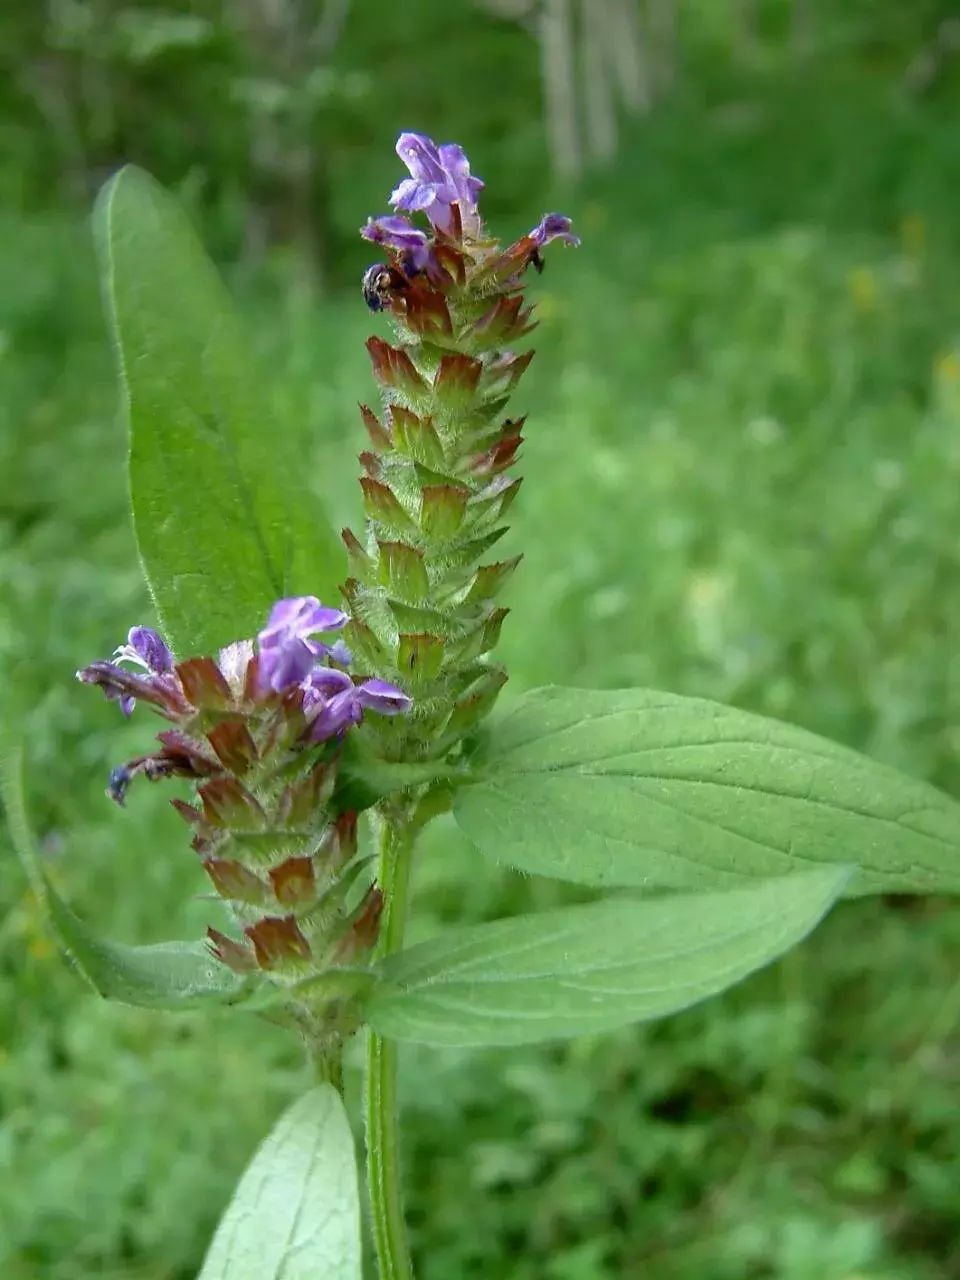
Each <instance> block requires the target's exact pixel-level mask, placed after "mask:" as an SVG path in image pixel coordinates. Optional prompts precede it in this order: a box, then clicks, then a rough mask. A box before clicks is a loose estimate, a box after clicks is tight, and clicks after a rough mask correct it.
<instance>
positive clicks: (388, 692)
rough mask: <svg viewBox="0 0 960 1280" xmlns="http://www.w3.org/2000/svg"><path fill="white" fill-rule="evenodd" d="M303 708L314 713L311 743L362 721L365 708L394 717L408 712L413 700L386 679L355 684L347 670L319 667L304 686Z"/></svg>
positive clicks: (312, 714) (322, 739) (311, 722)
mask: <svg viewBox="0 0 960 1280" xmlns="http://www.w3.org/2000/svg"><path fill="white" fill-rule="evenodd" d="M303 705H304V710H305V711H306V712H307V714H308V715H311V716H312V718H311V720H310V729H309V735H308V736H309V738H310V741H311V742H326V741H328V740H329V739H330V738H332V737H334V736H335V735H336V734H338V733H342V732H343V731H344V730H345V729H348V728H349V727H350V725H352V724H359V723H360V721H361V720H362V719H363V713H364V711H365V710H366V711H377V712H379V713H380V715H384V716H395V715H400V714H401V713H402V712H404V711H408V710H409V709H410V707H411V706H413V701H412V699H411V698H409V697H408V696H407V694H405V693H404V692H403V691H402V690H401V689H398V688H396V686H395V685H392V684H387V683H386V681H384V680H365V681H364V682H363V683H362V684H354V683H353V681H352V680H351V679H350V677H349V676H348V675H347V673H346V672H345V671H334V670H333V669H332V668H330V667H316V668H315V669H314V670H313V672H312V673H311V674H310V676H309V678H308V679H307V681H306V682H305V685H304V697H303Z"/></svg>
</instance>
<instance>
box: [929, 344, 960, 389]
mask: <svg viewBox="0 0 960 1280" xmlns="http://www.w3.org/2000/svg"><path fill="white" fill-rule="evenodd" d="M934 371H935V373H936V375H937V377H938V378H939V379H940V380H941V382H957V381H958V380H960V355H958V354H957V352H956V351H945V352H944V353H943V354H942V355H939V356H937V359H936V363H935V364H934Z"/></svg>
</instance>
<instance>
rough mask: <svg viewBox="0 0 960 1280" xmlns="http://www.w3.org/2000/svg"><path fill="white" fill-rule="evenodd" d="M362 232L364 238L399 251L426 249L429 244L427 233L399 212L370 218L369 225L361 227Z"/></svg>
mask: <svg viewBox="0 0 960 1280" xmlns="http://www.w3.org/2000/svg"><path fill="white" fill-rule="evenodd" d="M360 234H361V235H362V236H363V238H364V240H369V241H371V243H373V244H385V245H389V246H390V248H391V249H396V250H397V252H398V253H399V252H401V251H402V250H404V249H414V250H416V249H425V248H426V245H427V233H426V232H425V231H421V230H420V229H419V227H415V226H414V225H413V223H412V222H411V221H410V219H409V218H404V217H403V216H402V215H401V214H399V213H387V214H384V216H383V217H382V218H368V219H367V225H366V226H365V227H361V228H360Z"/></svg>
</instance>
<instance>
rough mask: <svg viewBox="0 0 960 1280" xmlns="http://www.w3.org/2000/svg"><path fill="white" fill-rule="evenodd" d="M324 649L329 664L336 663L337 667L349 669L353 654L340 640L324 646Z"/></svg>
mask: <svg viewBox="0 0 960 1280" xmlns="http://www.w3.org/2000/svg"><path fill="white" fill-rule="evenodd" d="M326 649H327V657H328V658H329V659H330V661H331V662H336V663H337V664H338V666H341V667H349V665H350V663H351V662H352V661H353V654H352V653H351V652H350V650H349V649H348V648H347V646H346V645H345V644H344V642H343V641H342V640H335V641H334V643H333V644H331V645H328V646H326Z"/></svg>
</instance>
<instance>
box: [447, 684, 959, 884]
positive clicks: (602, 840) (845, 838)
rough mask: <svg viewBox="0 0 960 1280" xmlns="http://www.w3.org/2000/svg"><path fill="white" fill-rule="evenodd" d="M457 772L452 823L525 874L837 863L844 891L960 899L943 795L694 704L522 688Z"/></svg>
mask: <svg viewBox="0 0 960 1280" xmlns="http://www.w3.org/2000/svg"><path fill="white" fill-rule="evenodd" d="M470 764H471V766H472V777H471V780H470V781H468V783H467V785H465V786H463V787H461V788H459V789H458V790H457V792H456V794H455V796H454V805H453V811H454V815H455V817H456V820H457V823H458V824H459V826H460V828H461V830H462V831H463V832H464V834H465V835H466V836H467V837H468V838H469V839H470V840H472V841H473V843H474V844H475V845H476V846H477V848H478V849H480V850H481V851H482V852H483V853H485V854H487V855H488V856H489V857H491V858H495V859H497V860H498V861H503V862H507V863H510V864H511V865H512V866H515V867H519V868H520V869H521V870H524V871H533V872H537V873H539V874H541V875H547V876H556V877H559V878H560V879H565V880H574V881H579V882H581V883H583V884H595V885H618V884H619V885H635V886H640V885H664V886H669V887H672V888H677V889H698V888H711V887H724V886H734V885H736V884H738V883H739V884H742V883H743V882H744V881H746V880H749V879H752V878H754V877H762V878H766V877H769V876H778V875H784V874H787V873H788V872H791V871H795V870H798V869H800V868H804V867H811V866H817V865H823V864H838V863H844V864H851V865H856V866H857V867H858V868H859V871H858V874H857V875H856V876H855V877H854V879H853V881H852V882H851V886H850V891H851V892H853V893H861V894H862V893H872V892H887V891H891V890H898V891H913V892H942V891H949V892H954V891H956V890H957V889H960V804H957V802H956V801H954V800H951V799H950V798H949V797H948V796H945V795H943V794H942V793H941V792H939V791H937V790H936V789H935V788H933V787H931V786H929V785H927V784H926V783H924V782H919V781H917V780H916V779H914V778H909V777H906V776H905V775H904V774H901V773H898V772H896V770H894V769H890V768H888V767H886V766H885V765H881V764H877V763H875V762H874V761H872V760H869V759H867V758H866V757H865V756H861V755H858V754H857V753H856V752H854V751H850V750H849V749H847V748H846V747H841V746H838V745H837V744H836V743H833V742H828V741H827V740H826V739H825V738H819V737H817V736H815V735H814V734H812V733H807V732H806V731H805V730H803V729H798V728H795V727H794V726H792V725H789V724H784V723H782V722H780V721H777V720H768V719H765V718H763V717H761V716H755V715H750V714H748V713H747V712H745V711H738V710H736V709H735V708H733V707H726V706H721V705H720V704H719V703H716V702H707V701H704V700H703V699H701V698H684V697H680V696H679V695H677V694H671V693H659V692H655V691H653V690H647V689H629V690H621V691H612V692H611V691H604V692H598V691H588V690H581V689H558V688H547V689H537V690H534V691H533V692H531V693H528V694H527V695H526V696H525V697H523V698H522V699H520V701H519V702H517V703H516V704H515V705H514V706H513V708H512V709H511V710H509V711H505V712H501V713H500V714H499V715H496V716H494V717H492V718H491V720H490V722H489V723H488V725H486V726H485V727H484V728H483V729H482V730H481V733H480V735H479V736H478V739H477V741H476V744H475V748H474V750H473V754H472V756H471V760H470Z"/></svg>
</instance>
